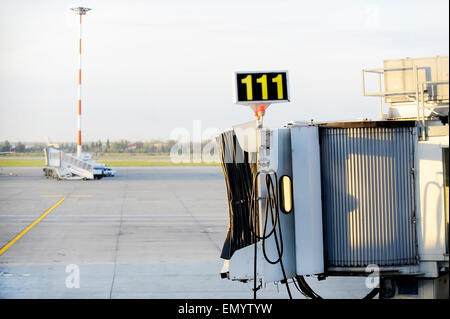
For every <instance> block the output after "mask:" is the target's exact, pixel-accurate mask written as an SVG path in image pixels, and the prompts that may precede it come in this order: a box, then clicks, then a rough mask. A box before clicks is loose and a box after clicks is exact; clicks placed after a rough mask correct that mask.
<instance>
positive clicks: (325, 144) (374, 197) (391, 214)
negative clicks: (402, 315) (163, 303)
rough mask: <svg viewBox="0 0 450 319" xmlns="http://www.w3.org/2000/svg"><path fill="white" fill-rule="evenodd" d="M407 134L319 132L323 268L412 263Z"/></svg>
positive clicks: (400, 130)
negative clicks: (323, 243) (324, 263)
mask: <svg viewBox="0 0 450 319" xmlns="http://www.w3.org/2000/svg"><path fill="white" fill-rule="evenodd" d="M413 132H415V128H412V127H353V128H331V127H321V128H320V139H321V146H320V147H321V170H322V195H323V211H324V216H323V217H324V231H325V235H324V236H325V247H326V250H325V258H326V265H327V266H338V267H339V266H343V267H344V266H345V267H348V266H349V267H356V266H367V265H368V264H378V265H380V266H381V265H384V266H387V265H408V264H414V263H416V239H415V225H414V221H413V217H414V176H413V173H412V170H413V168H414V147H415V140H416V138H415V135H413Z"/></svg>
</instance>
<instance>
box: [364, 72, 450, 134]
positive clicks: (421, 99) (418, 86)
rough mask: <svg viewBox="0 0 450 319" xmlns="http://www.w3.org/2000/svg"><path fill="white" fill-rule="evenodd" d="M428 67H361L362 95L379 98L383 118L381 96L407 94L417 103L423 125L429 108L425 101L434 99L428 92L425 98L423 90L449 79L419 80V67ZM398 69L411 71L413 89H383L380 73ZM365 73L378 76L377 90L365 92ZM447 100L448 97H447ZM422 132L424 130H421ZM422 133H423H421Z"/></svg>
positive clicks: (418, 116)
mask: <svg viewBox="0 0 450 319" xmlns="http://www.w3.org/2000/svg"><path fill="white" fill-rule="evenodd" d="M426 68H429V67H418V66H417V65H413V66H412V67H400V68H398V67H397V68H372V69H363V70H362V73H361V75H362V91H363V96H372V97H379V98H380V118H381V119H384V114H383V98H384V97H388V96H407V97H408V98H411V99H412V100H413V101H415V102H416V105H417V115H416V118H417V121H419V122H421V124H422V126H423V127H425V118H426V117H425V109H426V108H429V107H427V106H426V102H428V101H434V100H435V99H430V96H431V95H430V94H428V98H427V99H425V92H427V93H428V89H427V87H429V86H430V85H434V86H437V85H448V84H449V81H419V69H426ZM399 71H412V72H413V79H414V84H413V86H414V90H410V91H408V90H406V91H395V92H389V91H383V88H382V78H381V77H382V75H384V74H385V73H386V72H399ZM366 73H375V74H377V77H378V92H372V93H368V92H366V77H365V74H366ZM447 100H448V98H447ZM423 132H424V130H423ZM423 134H424V133H423Z"/></svg>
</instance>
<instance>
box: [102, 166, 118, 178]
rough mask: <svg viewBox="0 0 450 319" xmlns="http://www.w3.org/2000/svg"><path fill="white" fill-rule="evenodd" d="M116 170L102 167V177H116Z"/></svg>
mask: <svg viewBox="0 0 450 319" xmlns="http://www.w3.org/2000/svg"><path fill="white" fill-rule="evenodd" d="M116 172H117V171H116V170H113V169H112V168H110V167H104V168H103V176H108V177H113V176H116Z"/></svg>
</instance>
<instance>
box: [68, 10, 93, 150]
mask: <svg viewBox="0 0 450 319" xmlns="http://www.w3.org/2000/svg"><path fill="white" fill-rule="evenodd" d="M70 10H72V11H74V12H75V13H76V14H77V15H79V16H80V42H79V46H78V143H77V156H78V157H81V22H82V19H81V17H82V16H83V15H85V14H86V13H87V12H88V11H89V10H91V9H89V8H84V7H78V8H71V9H70Z"/></svg>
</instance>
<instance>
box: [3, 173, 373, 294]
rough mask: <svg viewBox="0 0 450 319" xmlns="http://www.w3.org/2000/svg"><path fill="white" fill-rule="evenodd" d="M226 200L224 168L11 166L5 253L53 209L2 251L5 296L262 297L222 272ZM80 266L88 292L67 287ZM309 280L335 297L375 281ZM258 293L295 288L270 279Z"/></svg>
mask: <svg viewBox="0 0 450 319" xmlns="http://www.w3.org/2000/svg"><path fill="white" fill-rule="evenodd" d="M10 173H11V174H10ZM63 198H65V199H63ZM226 198H227V197H226V188H225V182H224V178H223V175H222V170H221V168H220V167H142V168H137V167H123V168H119V169H118V173H117V176H115V177H111V178H103V179H101V180H93V181H56V180H52V179H50V180H49V179H45V178H44V177H43V172H42V169H41V168H6V167H4V168H1V169H0V249H1V248H2V247H5V245H7V244H8V243H9V242H11V240H13V239H14V238H16V237H17V235H19V234H20V233H21V232H22V231H23V230H24V229H26V228H27V227H28V226H30V225H33V222H35V221H36V219H38V218H39V217H40V216H41V215H42V214H43V213H44V212H48V210H49V209H50V208H52V207H53V210H51V211H50V212H49V213H48V214H47V215H46V216H45V217H44V218H43V219H42V220H41V221H40V222H38V223H36V224H34V226H33V227H31V228H29V231H28V232H27V233H26V234H24V235H23V236H22V237H21V238H19V239H18V240H17V241H16V242H14V244H13V245H11V246H9V248H8V249H7V250H6V251H4V253H3V254H1V255H0V298H101V299H103V298H252V297H253V293H252V291H251V286H252V284H251V283H249V284H243V283H240V282H233V281H230V280H226V279H221V278H220V270H221V267H222V262H223V260H222V259H220V252H221V248H222V244H223V240H224V238H225V234H226V230H227V225H228V206H227V205H228V204H227V200H226ZM57 203H59V204H58V205H57V206H55V204H57ZM71 264H74V265H76V266H75V267H78V269H79V278H80V281H79V288H68V287H67V286H66V280H68V277H70V276H72V275H73V274H74V272H73V270H71V269H73V268H70V266H69V268H67V267H68V265H71ZM66 270H69V272H66ZM71 278H73V277H71ZM308 282H309V283H310V285H311V287H312V288H313V289H315V290H316V292H317V293H319V294H320V295H322V296H323V297H325V298H361V297H362V296H364V295H365V294H367V293H368V292H369V289H367V288H366V287H365V284H364V283H365V278H343V277H341V278H328V279H327V280H325V281H321V282H318V281H317V280H316V279H315V278H309V279H308ZM69 286H70V285H69ZM291 290H292V291H294V290H295V288H294V287H293V286H292V287H291ZM258 296H259V297H260V298H287V293H286V288H285V286H284V285H280V286H276V285H274V284H268V285H267V287H266V288H265V289H262V290H260V291H258ZM294 297H295V298H304V297H303V296H302V295H301V294H300V293H298V292H297V291H295V292H294Z"/></svg>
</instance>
